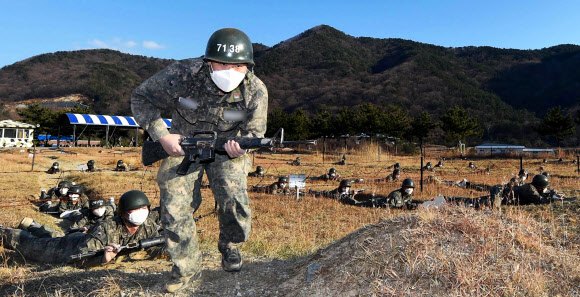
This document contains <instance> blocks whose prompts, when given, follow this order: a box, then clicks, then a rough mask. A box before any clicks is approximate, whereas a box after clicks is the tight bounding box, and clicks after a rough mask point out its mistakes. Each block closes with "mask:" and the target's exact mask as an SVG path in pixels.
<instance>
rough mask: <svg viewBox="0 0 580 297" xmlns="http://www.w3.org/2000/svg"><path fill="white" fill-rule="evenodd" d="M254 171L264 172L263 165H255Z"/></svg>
mask: <svg viewBox="0 0 580 297" xmlns="http://www.w3.org/2000/svg"><path fill="white" fill-rule="evenodd" d="M256 172H258V173H264V167H262V166H258V167H256Z"/></svg>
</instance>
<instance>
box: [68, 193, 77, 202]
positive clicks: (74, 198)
mask: <svg viewBox="0 0 580 297" xmlns="http://www.w3.org/2000/svg"><path fill="white" fill-rule="evenodd" d="M68 197H69V198H70V200H72V201H77V200H78V199H79V195H77V194H72V195H70V196H68Z"/></svg>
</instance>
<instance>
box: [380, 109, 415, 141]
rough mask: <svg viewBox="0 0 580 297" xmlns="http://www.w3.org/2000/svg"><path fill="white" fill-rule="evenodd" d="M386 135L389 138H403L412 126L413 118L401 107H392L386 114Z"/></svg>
mask: <svg viewBox="0 0 580 297" xmlns="http://www.w3.org/2000/svg"><path fill="white" fill-rule="evenodd" d="M384 124H385V125H384V130H383V131H384V133H385V134H387V135H388V136H393V137H397V138H402V137H403V135H404V134H405V131H407V129H408V128H409V125H410V124H411V117H410V116H409V113H407V111H406V110H404V109H403V108H401V107H399V106H394V105H390V106H389V109H388V111H387V112H386V114H385V119H384Z"/></svg>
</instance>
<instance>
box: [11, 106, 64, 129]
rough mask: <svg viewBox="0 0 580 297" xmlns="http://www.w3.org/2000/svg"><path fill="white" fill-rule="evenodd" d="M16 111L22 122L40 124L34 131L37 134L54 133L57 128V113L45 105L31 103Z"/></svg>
mask: <svg viewBox="0 0 580 297" xmlns="http://www.w3.org/2000/svg"><path fill="white" fill-rule="evenodd" d="M17 112H18V115H20V116H21V117H22V120H23V121H24V122H26V123H28V124H33V125H40V126H39V127H38V128H37V129H36V131H35V133H36V134H37V135H40V134H54V132H56V131H57V130H58V127H57V126H58V125H57V122H58V114H57V113H55V112H52V111H51V110H50V109H49V108H47V107H42V106H40V104H39V103H32V104H30V105H28V106H27V107H26V108H19V109H17Z"/></svg>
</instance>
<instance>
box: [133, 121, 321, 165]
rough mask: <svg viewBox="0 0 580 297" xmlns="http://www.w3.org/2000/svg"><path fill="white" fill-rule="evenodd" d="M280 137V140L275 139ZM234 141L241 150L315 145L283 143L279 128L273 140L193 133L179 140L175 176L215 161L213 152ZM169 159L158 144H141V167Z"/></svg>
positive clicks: (204, 131) (303, 142)
mask: <svg viewBox="0 0 580 297" xmlns="http://www.w3.org/2000/svg"><path fill="white" fill-rule="evenodd" d="M278 135H280V138H279V139H277V138H276V137H277V136H278ZM229 140H234V141H236V142H237V143H239V144H240V148H242V149H256V148H263V147H266V148H274V147H276V146H279V147H283V146H284V145H293V144H316V140H306V141H284V129H283V128H281V129H280V130H278V132H276V134H275V135H274V137H273V138H258V137H232V138H218V137H217V133H216V132H215V131H208V130H202V131H199V130H198V131H193V132H192V133H191V134H190V135H188V136H186V137H184V138H183V139H182V140H181V143H180V145H181V147H182V148H183V150H184V151H185V158H183V162H181V164H180V165H179V167H178V168H177V174H179V175H185V174H187V170H188V169H189V166H190V165H191V163H194V162H196V163H208V162H213V161H214V160H215V151H216V150H217V151H222V152H225V147H224V145H225V144H226V143H227V142H228V141H229ZM167 157H169V154H168V153H167V152H166V151H165V149H163V146H162V145H161V143H159V142H153V141H145V142H144V143H143V152H142V161H143V165H145V166H149V165H151V164H153V163H155V162H157V161H159V160H162V159H165V158H167Z"/></svg>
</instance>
